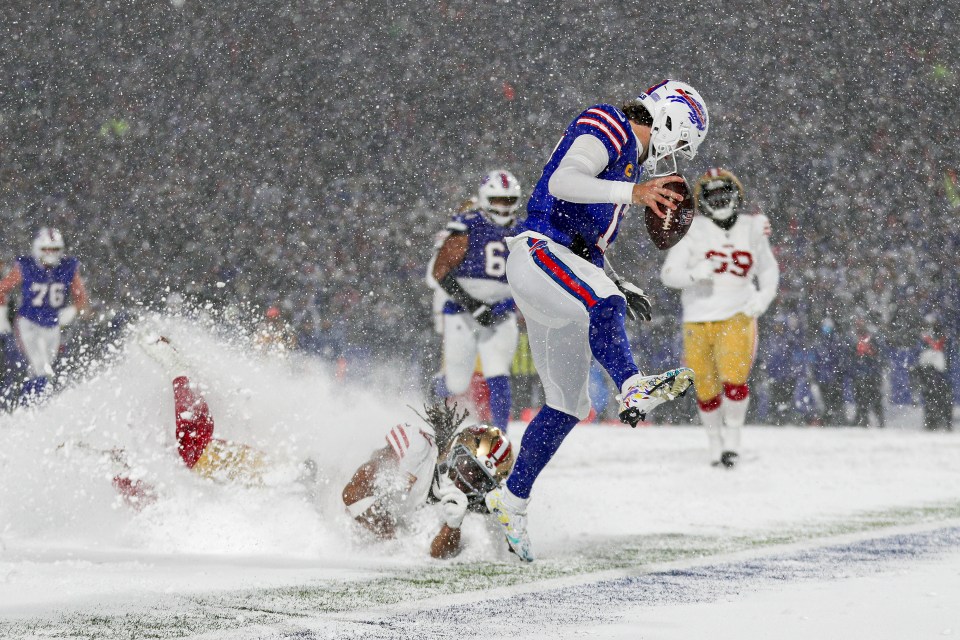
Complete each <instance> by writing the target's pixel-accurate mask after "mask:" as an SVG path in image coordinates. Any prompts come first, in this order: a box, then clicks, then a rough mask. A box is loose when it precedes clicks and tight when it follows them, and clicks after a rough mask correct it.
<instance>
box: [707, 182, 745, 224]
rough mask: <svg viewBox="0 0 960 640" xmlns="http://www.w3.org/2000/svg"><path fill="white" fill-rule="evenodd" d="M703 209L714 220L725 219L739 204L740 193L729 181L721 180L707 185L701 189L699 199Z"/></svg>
mask: <svg viewBox="0 0 960 640" xmlns="http://www.w3.org/2000/svg"><path fill="white" fill-rule="evenodd" d="M700 202H701V204H702V205H703V211H704V213H706V214H707V215H709V216H710V217H711V218H713V219H714V220H726V219H728V218H729V217H730V216H732V215H733V214H734V212H735V211H736V210H737V207H738V206H740V194H739V192H738V191H737V188H736V186H734V185H733V184H731V183H730V182H726V181H721V182H720V184H718V185H715V186H714V185H707V187H706V188H704V190H703V198H702V200H701V201H700Z"/></svg>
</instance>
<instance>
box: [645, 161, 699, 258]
mask: <svg viewBox="0 0 960 640" xmlns="http://www.w3.org/2000/svg"><path fill="white" fill-rule="evenodd" d="M671 175H675V176H679V175H680V174H679V173H674V174H671ZM680 177H681V178H683V176H680ZM663 186H664V187H666V188H667V189H670V190H671V191H673V192H675V193H679V194H680V195H681V196H682V197H683V200H682V201H681V202H680V205H679V206H678V207H677V208H676V209H674V210H673V211H667V215H666V216H665V217H663V218H661V217H660V216H658V215H657V214H656V213H654V211H653V209H651V208H650V207H647V208H646V211H644V212H643V217H644V221H645V222H646V224H647V233H648V234H649V235H650V239H651V240H653V244H655V245H656V246H657V249H660V250H661V251H662V250H666V249H669V248H670V247H672V246H673V245H675V244H677V243H678V242H680V239H681V238H683V236H685V235H687V230H688V229H690V225H691V224H692V223H693V192H692V191H691V189H690V185H688V184H687V180H686V178H684V180H683V182H669V183H667V184H665V185H663ZM661 210H662V208H661Z"/></svg>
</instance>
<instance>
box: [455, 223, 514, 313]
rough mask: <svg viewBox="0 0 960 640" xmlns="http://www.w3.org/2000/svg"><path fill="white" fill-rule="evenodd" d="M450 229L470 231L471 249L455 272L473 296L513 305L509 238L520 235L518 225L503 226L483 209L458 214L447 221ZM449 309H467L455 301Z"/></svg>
mask: <svg viewBox="0 0 960 640" xmlns="http://www.w3.org/2000/svg"><path fill="white" fill-rule="evenodd" d="M447 231H449V232H451V233H462V234H466V235H467V238H468V244H467V253H466V255H464V257H463V262H461V263H460V264H459V265H458V266H457V267H456V268H455V269H454V270H453V272H452V273H453V276H454V277H455V278H456V279H457V281H458V282H459V283H460V285H461V286H462V287H463V288H464V289H465V290H466V291H467V293H469V294H470V295H472V296H473V297H475V298H477V299H478V300H482V301H483V302H487V303H496V302H503V303H504V305H505V306H508V307H509V310H512V309H513V300H512V299H511V298H510V287H509V285H508V284H507V241H506V238H507V237H508V236H512V235H516V233H517V228H516V226H511V227H502V226H500V225H498V224H495V223H493V222H490V221H489V220H488V219H487V218H486V217H485V216H484V215H483V214H482V213H481V212H480V211H468V212H466V213H461V214H458V215H456V216H454V217H453V218H452V219H451V220H450V222H449V223H447ZM444 311H445V312H446V313H459V312H461V311H463V309H462V308H460V306H459V305H458V304H456V303H454V302H448V303H447V305H446V306H445V307H444Z"/></svg>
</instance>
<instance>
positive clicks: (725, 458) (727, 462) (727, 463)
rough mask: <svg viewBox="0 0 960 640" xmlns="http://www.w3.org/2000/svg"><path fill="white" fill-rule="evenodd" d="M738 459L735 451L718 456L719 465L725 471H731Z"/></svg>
mask: <svg viewBox="0 0 960 640" xmlns="http://www.w3.org/2000/svg"><path fill="white" fill-rule="evenodd" d="M739 458H740V456H739V455H737V452H736V451H724V452H723V453H722V454H720V464H722V465H723V466H724V467H726V468H727V469H733V468H734V467H735V466H737V460H738V459H739Z"/></svg>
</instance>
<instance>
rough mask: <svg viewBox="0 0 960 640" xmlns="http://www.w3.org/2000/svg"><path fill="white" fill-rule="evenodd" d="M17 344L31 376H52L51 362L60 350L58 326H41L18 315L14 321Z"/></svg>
mask: <svg viewBox="0 0 960 640" xmlns="http://www.w3.org/2000/svg"><path fill="white" fill-rule="evenodd" d="M15 327H16V328H15V333H16V336H17V346H19V347H20V352H21V353H22V354H23V357H24V358H26V359H27V365H28V366H29V369H30V377H31V378H39V377H41V376H47V377H51V376H53V363H54V362H55V361H56V359H57V352H58V351H60V327H41V326H40V325H38V324H36V323H34V322H31V321H30V320H27V319H26V318H24V317H22V316H18V317H17V319H16V322H15Z"/></svg>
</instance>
